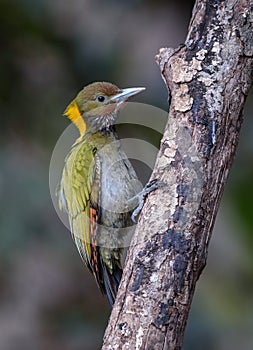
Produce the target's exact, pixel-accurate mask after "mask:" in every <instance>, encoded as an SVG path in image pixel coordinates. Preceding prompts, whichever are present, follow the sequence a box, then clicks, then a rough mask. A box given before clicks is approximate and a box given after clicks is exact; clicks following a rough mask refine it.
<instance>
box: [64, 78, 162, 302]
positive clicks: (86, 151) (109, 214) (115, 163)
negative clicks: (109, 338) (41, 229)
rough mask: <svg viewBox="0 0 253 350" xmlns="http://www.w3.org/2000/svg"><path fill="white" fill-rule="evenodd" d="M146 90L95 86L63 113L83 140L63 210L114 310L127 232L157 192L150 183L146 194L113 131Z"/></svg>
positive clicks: (70, 163)
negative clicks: (150, 195) (127, 104)
mask: <svg viewBox="0 0 253 350" xmlns="http://www.w3.org/2000/svg"><path fill="white" fill-rule="evenodd" d="M144 90H145V88H143V87H138V88H126V89H120V88H118V87H117V86H116V85H114V84H111V83H108V82H95V83H92V84H90V85H88V86H86V87H84V88H83V89H82V90H81V91H80V92H79V93H78V94H77V96H76V97H75V99H74V100H73V101H72V102H71V103H70V104H69V105H68V106H67V108H66V110H65V112H64V115H65V116H67V117H68V118H69V119H70V120H71V121H72V122H73V123H74V124H75V125H76V127H77V128H78V130H79V132H80V137H79V138H78V139H77V140H76V142H75V143H74V144H73V146H72V147H71V150H70V152H69V153H68V155H67V157H66V159H65V165H64V168H63V172H62V178H61V181H60V185H59V189H58V198H59V206H60V208H61V210H64V211H65V212H66V213H67V214H68V217H69V223H70V229H71V233H72V237H73V240H74V242H75V244H76V246H77V248H78V251H79V253H80V255H81V257H82V259H83V261H84V262H85V264H86V265H87V267H88V268H89V270H90V271H91V272H92V274H93V275H94V277H95V279H96V282H97V284H98V286H99V288H100V290H101V291H102V293H104V294H106V295H107V298H108V300H109V303H110V305H111V306H113V303H114V301H115V297H116V293H117V290H118V287H119V283H120V280H121V276H122V261H121V260H122V251H123V249H122V247H123V246H124V237H125V236H126V232H127V228H129V227H130V228H131V227H132V225H133V221H134V218H135V217H136V215H137V213H138V211H139V209H140V208H141V205H142V203H143V199H144V196H145V195H146V194H147V193H149V192H150V191H151V190H153V189H154V188H157V187H156V184H155V183H152V184H151V185H148V186H147V187H146V189H145V191H144V192H143V189H142V186H141V184H140V182H139V180H138V178H137V175H136V173H135V170H134V169H133V167H132V165H131V163H130V161H129V160H128V158H127V156H126V154H125V152H124V150H123V149H122V146H121V143H120V140H119V138H118V136H117V134H116V131H115V125H114V124H115V121H116V119H117V118H118V115H119V110H120V108H121V107H122V106H123V105H124V103H125V102H126V101H127V100H128V99H129V98H130V97H131V96H134V95H136V94H138V93H140V92H142V91H144ZM140 194H141V196H140ZM136 207H137V209H136Z"/></svg>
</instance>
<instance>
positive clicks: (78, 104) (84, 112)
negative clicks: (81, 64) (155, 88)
mask: <svg viewBox="0 0 253 350" xmlns="http://www.w3.org/2000/svg"><path fill="white" fill-rule="evenodd" d="M143 90H145V88H143V87H139V88H126V89H120V88H118V87H117V86H116V85H113V84H111V83H107V82H97V83H92V84H90V85H87V86H85V87H84V88H83V90H81V91H80V92H79V93H78V94H77V96H76V98H75V99H74V100H73V101H72V102H71V103H70V104H69V105H68V106H67V108H66V110H65V111H64V115H65V116H67V117H68V118H69V119H70V120H71V121H72V122H73V123H74V124H75V125H76V127H77V128H78V130H79V132H80V135H81V136H82V135H84V134H85V132H86V131H98V130H102V129H104V128H106V127H109V126H110V125H112V124H113V123H114V122H115V120H116V118H117V116H118V111H119V109H120V107H121V106H122V105H123V104H124V102H126V101H127V100H128V98H129V97H131V96H133V95H136V94H138V93H139V92H141V91H143Z"/></svg>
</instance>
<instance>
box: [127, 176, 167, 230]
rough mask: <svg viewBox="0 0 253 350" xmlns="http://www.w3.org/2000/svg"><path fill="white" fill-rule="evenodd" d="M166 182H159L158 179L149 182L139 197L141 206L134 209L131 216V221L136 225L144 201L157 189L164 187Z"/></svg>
mask: <svg viewBox="0 0 253 350" xmlns="http://www.w3.org/2000/svg"><path fill="white" fill-rule="evenodd" d="M165 184H166V183H165V182H163V181H158V179H153V180H151V181H149V182H148V183H147V184H146V186H145V187H144V189H143V190H142V191H141V192H140V193H139V194H138V195H137V196H138V198H139V204H138V206H137V208H135V209H134V211H133V213H132V215H131V219H132V221H133V222H134V223H135V224H136V222H137V221H136V218H137V217H138V215H139V214H140V212H141V210H142V207H143V205H144V201H145V198H146V197H147V195H148V194H149V193H150V192H152V191H154V190H156V189H157V188H160V187H163V186H165Z"/></svg>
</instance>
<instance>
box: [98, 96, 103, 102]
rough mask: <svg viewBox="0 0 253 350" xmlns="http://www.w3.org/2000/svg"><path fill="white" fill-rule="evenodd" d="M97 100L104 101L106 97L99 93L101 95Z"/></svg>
mask: <svg viewBox="0 0 253 350" xmlns="http://www.w3.org/2000/svg"><path fill="white" fill-rule="evenodd" d="M97 100H98V102H104V100H105V97H104V96H103V95H99V96H98V97H97Z"/></svg>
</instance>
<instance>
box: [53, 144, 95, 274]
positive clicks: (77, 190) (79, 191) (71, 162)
mask: <svg viewBox="0 0 253 350" xmlns="http://www.w3.org/2000/svg"><path fill="white" fill-rule="evenodd" d="M99 176H100V163H99V159H98V157H97V156H96V148H94V146H93V145H91V144H89V143H87V142H80V143H77V144H75V145H74V146H73V147H72V149H71V151H70V153H69V154H68V156H67V158H66V161H65V167H64V169H63V174H62V179H61V184H60V190H59V194H58V195H59V204H60V208H62V209H63V210H65V211H66V212H67V214H68V216H69V223H70V228H71V233H72V237H73V239H74V241H75V243H76V246H77V248H78V251H79V253H80V255H81V257H82V258H83V260H84V261H85V263H86V265H87V266H88V267H89V268H90V270H91V271H92V272H93V273H94V268H95V265H94V261H93V260H94V259H96V251H97V248H96V249H95V247H96V236H95V235H94V234H91V233H93V231H92V230H94V229H95V224H96V223H94V217H95V218H96V219H98V214H99V213H98V207H99V206H98V202H99V181H98V180H96V179H97V178H98V177H99ZM97 186H98V188H97V189H96V187H97ZM91 197H92V202H91ZM93 203H94V204H93ZM93 207H95V208H97V210H95V211H94V209H93ZM91 214H92V218H91V220H90V217H91ZM94 249H95V251H94Z"/></svg>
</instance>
